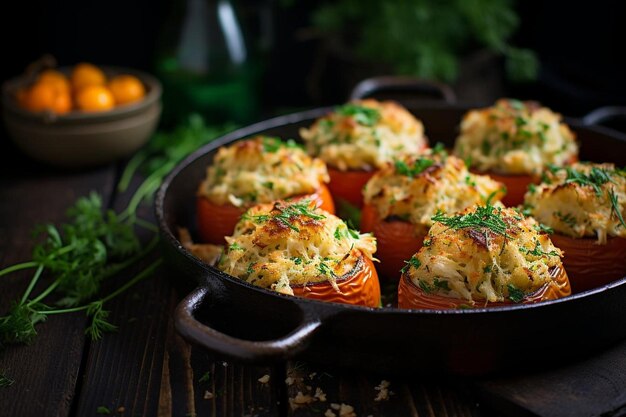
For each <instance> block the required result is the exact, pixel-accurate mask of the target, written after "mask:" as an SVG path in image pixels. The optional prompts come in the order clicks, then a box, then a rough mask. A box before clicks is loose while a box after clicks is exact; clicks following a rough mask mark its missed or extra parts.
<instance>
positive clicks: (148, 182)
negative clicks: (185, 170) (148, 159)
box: [120, 164, 171, 219]
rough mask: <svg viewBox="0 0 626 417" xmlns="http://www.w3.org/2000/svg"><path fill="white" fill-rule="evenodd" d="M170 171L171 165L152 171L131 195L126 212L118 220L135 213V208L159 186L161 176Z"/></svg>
mask: <svg viewBox="0 0 626 417" xmlns="http://www.w3.org/2000/svg"><path fill="white" fill-rule="evenodd" d="M170 169H171V164H165V165H163V166H162V167H161V168H159V169H157V170H156V171H154V172H153V173H152V174H150V176H148V178H146V179H145V180H144V182H142V183H141V185H140V186H139V187H138V188H137V191H136V192H135V194H134V195H133V198H132V199H131V200H130V202H129V203H128V207H126V210H124V211H123V212H122V214H121V215H120V219H126V218H128V217H131V216H133V215H134V214H135V212H136V211H137V207H139V204H141V202H142V201H143V199H144V198H146V197H147V196H148V195H150V194H152V193H153V192H154V191H156V189H157V188H158V187H159V185H160V184H161V178H162V177H163V175H164V174H165V173H166V172H168V171H169V170H170Z"/></svg>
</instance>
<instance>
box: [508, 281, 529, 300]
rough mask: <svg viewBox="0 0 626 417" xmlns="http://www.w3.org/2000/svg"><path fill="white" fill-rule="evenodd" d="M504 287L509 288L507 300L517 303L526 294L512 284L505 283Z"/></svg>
mask: <svg viewBox="0 0 626 417" xmlns="http://www.w3.org/2000/svg"><path fill="white" fill-rule="evenodd" d="M506 287H507V289H508V290H509V300H511V301H513V302H514V303H519V302H520V301H522V300H523V299H524V297H525V296H526V294H524V291H522V290H520V289H519V288H517V287H516V286H515V285H513V284H507V286H506Z"/></svg>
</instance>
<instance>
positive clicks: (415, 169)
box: [394, 158, 435, 178]
mask: <svg viewBox="0 0 626 417" xmlns="http://www.w3.org/2000/svg"><path fill="white" fill-rule="evenodd" d="M434 163H435V161H433V160H432V159H429V158H418V159H416V160H415V161H413V164H412V165H411V166H409V165H407V163H406V162H404V161H400V160H396V161H394V166H395V168H396V172H397V173H398V174H400V175H405V176H407V177H413V178H415V177H416V176H418V175H419V174H421V173H422V172H424V170H425V169H427V168H428V167H431V166H432V165H433V164H434Z"/></svg>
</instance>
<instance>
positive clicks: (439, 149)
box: [433, 142, 448, 159]
mask: <svg viewBox="0 0 626 417" xmlns="http://www.w3.org/2000/svg"><path fill="white" fill-rule="evenodd" d="M433 155H439V156H440V157H441V158H442V159H445V158H447V157H448V151H446V147H445V145H444V144H443V143H441V142H437V144H436V145H435V146H434V147H433Z"/></svg>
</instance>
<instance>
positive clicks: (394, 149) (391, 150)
mask: <svg viewBox="0 0 626 417" xmlns="http://www.w3.org/2000/svg"><path fill="white" fill-rule="evenodd" d="M300 136H302V138H303V139H304V142H305V144H306V148H307V151H308V152H309V154H310V155H314V156H317V157H319V158H321V159H322V160H324V162H326V163H327V164H328V165H329V166H332V167H334V168H336V169H338V170H340V171H347V170H366V171H369V170H374V169H377V168H381V167H382V166H383V165H384V164H385V163H386V162H391V161H392V160H393V159H394V158H396V157H398V156H399V155H403V154H415V153H417V152H418V151H419V150H420V149H422V148H424V147H425V146H426V139H425V137H424V126H423V125H422V122H420V121H419V120H417V119H416V118H415V117H414V116H413V115H412V114H411V113H409V112H408V111H407V110H406V109H405V108H404V107H402V106H400V105H399V104H397V103H395V102H391V101H385V102H379V101H376V100H371V99H370V100H360V101H354V102H351V103H348V104H346V105H344V106H341V107H338V108H337V109H336V110H335V111H334V112H333V113H330V114H329V115H327V116H325V117H322V118H320V119H318V120H317V121H315V123H314V124H313V125H312V126H311V127H310V128H309V129H305V128H303V129H300Z"/></svg>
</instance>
